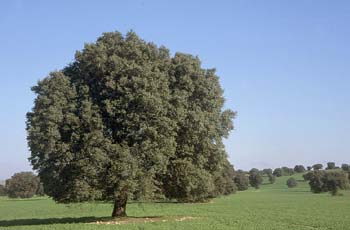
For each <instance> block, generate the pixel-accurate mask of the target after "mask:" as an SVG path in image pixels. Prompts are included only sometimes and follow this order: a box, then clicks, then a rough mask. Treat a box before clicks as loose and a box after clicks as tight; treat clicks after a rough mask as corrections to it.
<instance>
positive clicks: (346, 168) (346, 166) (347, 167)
mask: <svg viewBox="0 0 350 230" xmlns="http://www.w3.org/2000/svg"><path fill="white" fill-rule="evenodd" d="M341 168H342V169H343V170H344V171H345V172H350V165H348V164H342V165H341Z"/></svg>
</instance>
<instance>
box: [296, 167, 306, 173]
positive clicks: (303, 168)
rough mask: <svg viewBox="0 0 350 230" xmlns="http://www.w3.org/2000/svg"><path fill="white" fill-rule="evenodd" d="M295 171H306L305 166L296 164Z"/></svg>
mask: <svg viewBox="0 0 350 230" xmlns="http://www.w3.org/2000/svg"><path fill="white" fill-rule="evenodd" d="M294 171H295V172H296V173H303V172H305V167H304V166H302V165H296V166H295V167H294Z"/></svg>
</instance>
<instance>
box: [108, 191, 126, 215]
mask: <svg viewBox="0 0 350 230" xmlns="http://www.w3.org/2000/svg"><path fill="white" fill-rule="evenodd" d="M127 201H128V195H127V194H126V193H123V194H121V195H119V196H118V197H116V199H115V200H114V208H113V212H112V217H123V216H126V202H127Z"/></svg>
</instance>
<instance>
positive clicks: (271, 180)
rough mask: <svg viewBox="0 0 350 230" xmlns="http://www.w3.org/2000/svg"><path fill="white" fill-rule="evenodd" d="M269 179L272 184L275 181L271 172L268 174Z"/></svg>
mask: <svg viewBox="0 0 350 230" xmlns="http://www.w3.org/2000/svg"><path fill="white" fill-rule="evenodd" d="M268 177H269V181H270V183H271V184H274V183H275V182H276V176H275V175H272V174H268Z"/></svg>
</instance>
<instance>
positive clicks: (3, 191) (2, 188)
mask: <svg viewBox="0 0 350 230" xmlns="http://www.w3.org/2000/svg"><path fill="white" fill-rule="evenodd" d="M0 196H6V188H5V186H4V185H2V184H0Z"/></svg>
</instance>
